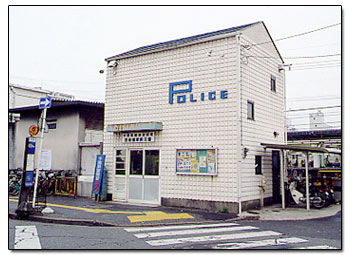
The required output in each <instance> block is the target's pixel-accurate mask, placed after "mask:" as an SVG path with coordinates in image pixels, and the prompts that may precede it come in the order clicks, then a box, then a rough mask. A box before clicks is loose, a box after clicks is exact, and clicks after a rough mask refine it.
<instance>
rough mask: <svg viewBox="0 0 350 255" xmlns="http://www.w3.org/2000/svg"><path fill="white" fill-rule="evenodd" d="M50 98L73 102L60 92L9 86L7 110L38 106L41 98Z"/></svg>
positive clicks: (69, 96)
mask: <svg viewBox="0 0 350 255" xmlns="http://www.w3.org/2000/svg"><path fill="white" fill-rule="evenodd" d="M47 96H50V97H52V98H53V99H62V100H73V99H74V96H72V95H68V94H65V93H61V92H54V91H51V90H45V89H42V88H41V87H34V88H32V87H27V86H22V85H15V84H10V85H9V108H10V109H11V108H18V107H26V106H32V105H38V104H39V100H40V98H42V97H47Z"/></svg>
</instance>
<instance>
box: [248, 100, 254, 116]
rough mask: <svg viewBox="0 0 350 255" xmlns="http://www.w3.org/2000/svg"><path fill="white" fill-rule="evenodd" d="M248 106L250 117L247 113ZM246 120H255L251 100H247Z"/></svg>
mask: <svg viewBox="0 0 350 255" xmlns="http://www.w3.org/2000/svg"><path fill="white" fill-rule="evenodd" d="M249 105H251V109H252V110H251V116H250V112H249ZM247 119H248V120H255V107H254V102H253V101H251V100H247Z"/></svg>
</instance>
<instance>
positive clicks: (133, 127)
mask: <svg viewBox="0 0 350 255" xmlns="http://www.w3.org/2000/svg"><path fill="white" fill-rule="evenodd" d="M156 130H163V123H161V122H139V123H125V124H112V125H108V126H107V132H134V131H156Z"/></svg>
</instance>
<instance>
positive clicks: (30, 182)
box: [25, 171, 34, 188]
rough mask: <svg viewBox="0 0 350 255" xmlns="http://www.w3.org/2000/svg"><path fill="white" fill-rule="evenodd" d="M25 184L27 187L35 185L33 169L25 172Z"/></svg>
mask: <svg viewBox="0 0 350 255" xmlns="http://www.w3.org/2000/svg"><path fill="white" fill-rule="evenodd" d="M25 176H26V177H25V186H26V187H27V188H30V187H33V177H34V172H33V171H26V172H25Z"/></svg>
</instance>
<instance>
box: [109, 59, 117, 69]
mask: <svg viewBox="0 0 350 255" xmlns="http://www.w3.org/2000/svg"><path fill="white" fill-rule="evenodd" d="M116 66H117V60H111V61H109V62H108V63H107V67H116Z"/></svg>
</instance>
